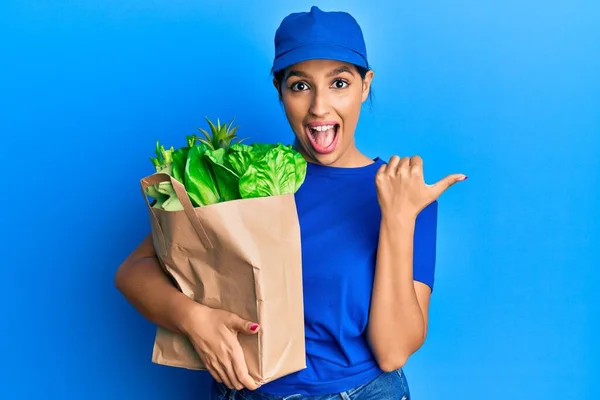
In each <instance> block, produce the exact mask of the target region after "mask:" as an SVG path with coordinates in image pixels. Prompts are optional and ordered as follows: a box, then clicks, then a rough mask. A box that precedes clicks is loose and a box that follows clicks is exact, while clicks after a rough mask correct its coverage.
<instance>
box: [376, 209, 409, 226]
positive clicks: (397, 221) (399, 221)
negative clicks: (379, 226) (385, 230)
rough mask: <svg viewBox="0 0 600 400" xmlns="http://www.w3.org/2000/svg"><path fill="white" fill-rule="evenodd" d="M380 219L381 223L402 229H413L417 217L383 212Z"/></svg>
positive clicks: (402, 213)
mask: <svg viewBox="0 0 600 400" xmlns="http://www.w3.org/2000/svg"><path fill="white" fill-rule="evenodd" d="M381 217H382V222H383V223H385V224H387V225H390V226H399V227H403V228H411V227H414V226H415V224H416V222H417V216H416V215H415V214H411V213H408V212H383V213H382V214H381Z"/></svg>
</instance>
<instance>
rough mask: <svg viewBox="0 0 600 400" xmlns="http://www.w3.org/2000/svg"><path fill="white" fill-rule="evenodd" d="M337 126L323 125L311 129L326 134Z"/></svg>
mask: <svg viewBox="0 0 600 400" xmlns="http://www.w3.org/2000/svg"><path fill="white" fill-rule="evenodd" d="M334 126H335V125H321V126H315V127H312V128H311V129H313V130H315V131H319V132H324V131H327V130H329V129H333V128H334Z"/></svg>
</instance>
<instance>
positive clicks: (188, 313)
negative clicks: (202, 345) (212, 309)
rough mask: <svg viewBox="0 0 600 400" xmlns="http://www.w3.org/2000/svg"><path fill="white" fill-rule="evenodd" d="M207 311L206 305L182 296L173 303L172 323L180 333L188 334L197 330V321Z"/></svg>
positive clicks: (203, 316)
mask: <svg viewBox="0 0 600 400" xmlns="http://www.w3.org/2000/svg"><path fill="white" fill-rule="evenodd" d="M207 311H208V307H206V306H203V305H202V304H200V303H197V302H195V301H194V300H192V299H190V298H189V297H187V296H184V297H182V298H180V299H179V301H178V302H177V303H176V304H174V307H173V316H174V319H175V321H174V325H175V326H176V327H177V329H178V330H179V331H180V332H181V333H183V334H184V335H186V336H189V335H190V334H192V333H194V332H195V331H196V330H197V328H196V327H197V326H198V323H199V322H200V321H202V320H203V319H205V317H206V314H207ZM200 323H201V322H200Z"/></svg>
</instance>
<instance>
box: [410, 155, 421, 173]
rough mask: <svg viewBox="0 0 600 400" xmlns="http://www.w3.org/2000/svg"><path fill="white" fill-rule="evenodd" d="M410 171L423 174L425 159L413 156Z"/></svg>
mask: <svg viewBox="0 0 600 400" xmlns="http://www.w3.org/2000/svg"><path fill="white" fill-rule="evenodd" d="M410 172H411V174H416V175H422V174H423V159H422V158H421V157H419V156H412V157H411V158H410Z"/></svg>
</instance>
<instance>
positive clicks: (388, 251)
mask: <svg viewBox="0 0 600 400" xmlns="http://www.w3.org/2000/svg"><path fill="white" fill-rule="evenodd" d="M414 231H415V219H413V218H404V217H393V218H392V217H384V218H383V219H382V221H381V228H380V238H379V247H378V252H377V265H376V272H375V278H374V284H373V295H372V302H371V309H370V316H369V328H368V336H369V342H370V344H371V347H372V349H373V352H374V354H375V357H376V358H377V360H378V362H379V364H380V366H381V368H383V369H387V370H393V369H397V368H399V367H400V366H402V365H403V364H404V362H406V360H407V359H408V357H409V356H410V355H411V354H412V353H414V352H415V351H416V350H417V349H418V348H419V347H420V346H421V345H422V344H423V341H424V336H425V319H424V316H423V313H422V310H421V307H420V305H419V301H418V298H417V294H416V292H415V286H414V281H413V238H414Z"/></svg>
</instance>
